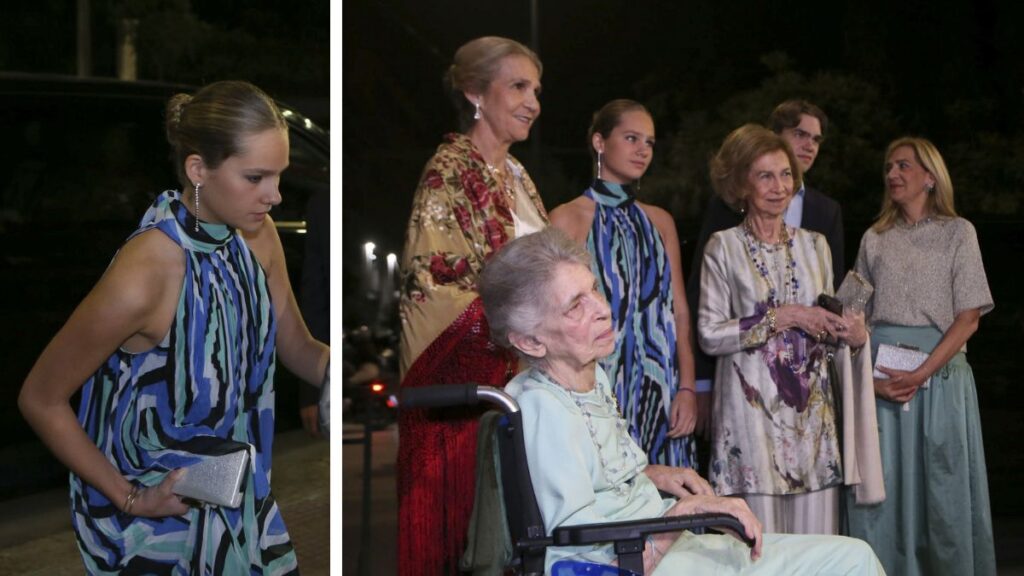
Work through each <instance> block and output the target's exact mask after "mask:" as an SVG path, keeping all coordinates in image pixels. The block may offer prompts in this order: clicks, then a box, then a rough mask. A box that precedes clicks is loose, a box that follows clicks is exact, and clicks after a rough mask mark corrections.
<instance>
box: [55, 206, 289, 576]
mask: <svg viewBox="0 0 1024 576" xmlns="http://www.w3.org/2000/svg"><path fill="white" fill-rule="evenodd" d="M195 223H196V220H195V218H194V217H193V216H192V214H190V213H189V212H188V210H187V209H186V208H185V206H184V205H183V204H182V202H181V195H180V193H179V192H177V191H167V192H164V193H163V194H161V195H160V196H159V197H158V198H157V199H156V201H155V202H154V203H153V205H152V206H151V207H150V208H149V210H148V211H147V212H146V214H145V216H143V218H142V221H141V223H140V226H139V229H138V230H137V231H136V232H135V233H133V234H132V236H131V237H130V238H133V237H135V236H137V235H139V234H142V233H143V232H146V231H148V230H152V229H157V230H160V231H161V232H162V233H164V234H166V235H167V236H168V237H169V238H171V239H172V240H173V241H174V242H175V243H177V244H178V245H179V246H181V249H182V250H183V251H184V254H185V276H184V280H183V283H182V290H181V295H180V297H179V300H178V305H177V310H176V312H175V316H174V320H173V321H172V323H171V327H170V329H169V330H168V332H167V335H166V336H165V337H164V339H163V341H162V342H161V343H160V344H159V345H157V346H155V347H154V348H152V349H151V350H148V351H146V352H141V353H130V352H127V351H125V350H123V349H118V350H117V351H115V352H114V353H113V354H112V355H111V356H110V358H108V359H107V361H106V362H105V363H104V364H103V365H102V366H101V367H100V368H99V369H98V370H97V371H96V373H95V374H94V375H93V376H92V377H91V378H90V379H89V380H88V381H87V382H86V383H85V386H84V388H83V390H82V400H81V405H80V408H79V415H78V418H79V421H80V422H81V424H82V427H83V428H84V429H85V431H86V433H87V434H88V435H89V437H90V438H91V439H92V440H93V441H94V442H95V443H96V446H98V447H99V449H100V451H102V452H103V453H104V454H105V455H106V457H107V459H109V460H110V462H111V463H112V464H113V465H114V466H115V467H117V469H118V470H119V471H120V472H121V473H122V474H123V475H124V476H125V477H126V478H127V479H129V480H130V481H132V482H134V483H136V484H142V485H145V486H155V485H157V484H159V483H160V481H161V480H163V478H164V476H165V475H166V474H167V473H168V472H170V471H172V470H174V469H176V468H180V467H187V466H189V465H191V464H193V463H195V462H196V461H197V460H198V457H197V456H196V455H197V454H209V453H213V452H212V450H215V448H214V446H215V445H216V444H217V443H218V442H220V441H223V440H233V441H236V442H246V443H248V444H251V445H252V446H253V449H252V450H250V455H251V460H250V469H249V473H248V475H247V476H246V478H245V479H244V480H243V488H242V490H243V499H242V504H241V506H240V507H239V508H235V509H231V508H225V507H215V506H203V507H196V508H191V509H190V510H189V512H188V513H187V514H186V515H185V516H169V517H164V518H142V517H138V516H131V515H126V514H123V513H122V512H120V510H119V506H120V505H121V504H122V503H120V502H117V503H113V502H110V501H109V500H108V499H107V498H106V496H104V495H103V494H102V493H101V492H99V491H98V490H96V489H95V488H93V487H92V486H90V485H88V484H86V483H85V482H84V481H83V480H82V479H81V478H79V477H78V476H76V475H75V474H73V473H72V474H71V506H72V522H73V525H74V528H75V532H76V533H77V538H78V546H79V549H80V551H81V553H82V558H83V560H84V562H85V566H86V570H87V571H88V572H89V573H90V574H180V575H184V574H250V573H260V574H297V573H298V569H297V564H296V557H295V551H294V548H293V547H292V544H291V539H290V538H289V536H288V531H287V530H286V529H285V526H284V521H283V519H282V518H281V515H280V513H279V510H278V506H277V503H276V501H275V500H274V497H273V495H272V494H271V492H270V470H271V444H272V442H273V432H274V386H273V375H274V346H275V334H276V329H277V327H276V323H275V320H274V313H273V307H272V305H271V299H270V291H269V288H268V286H267V278H266V275H265V273H264V271H263V268H262V267H261V266H260V264H259V262H258V261H257V259H256V256H255V254H253V253H252V252H251V251H250V249H249V247H248V245H247V244H246V243H245V241H244V240H243V239H242V237H241V236H240V235H238V234H237V233H236V232H235V231H234V230H233V229H231V228H229V227H227V226H224V225H215V224H207V223H203V222H201V223H200V229H199V231H198V232H197V231H196V230H195ZM130 238H129V239H130Z"/></svg>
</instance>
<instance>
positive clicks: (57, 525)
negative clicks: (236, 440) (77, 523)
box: [0, 431, 331, 576]
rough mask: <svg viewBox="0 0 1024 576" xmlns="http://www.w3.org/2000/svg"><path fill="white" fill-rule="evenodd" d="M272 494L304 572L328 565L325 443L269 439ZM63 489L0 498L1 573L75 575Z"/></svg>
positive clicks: (77, 560) (309, 574)
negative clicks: (272, 442) (272, 449)
mask: <svg viewBox="0 0 1024 576" xmlns="http://www.w3.org/2000/svg"><path fill="white" fill-rule="evenodd" d="M274 452H275V454H274V476H273V479H272V485H273V488H274V494H275V496H276V497H277V501H278V503H279V505H280V507H281V514H282V515H283V516H284V519H285V522H286V523H287V525H288V531H289V533H290V534H291V537H292V541H293V542H294V544H295V548H296V551H297V553H298V556H299V567H300V568H301V570H302V574H303V575H304V576H323V575H326V574H328V573H329V571H330V506H329V504H330V498H331V492H330V445H329V444H328V443H327V442H323V441H313V440H309V439H308V438H307V437H306V436H305V434H304V433H303V432H302V431H294V432H286V433H283V434H279V435H278V436H277V438H276V440H275V444H274ZM83 572H84V570H83V566H82V559H81V557H80V556H79V554H78V548H77V545H76V544H75V539H74V533H73V532H72V530H71V521H70V518H69V512H68V501H67V489H63V488H62V489H58V490H51V491H48V492H43V493H40V494H35V495H33V496H30V497H27V498H22V499H19V500H8V501H4V502H0V575H8V574H9V575H12V576H13V575H20V576H65V575H76V576H80V575H81V574H82V573H83Z"/></svg>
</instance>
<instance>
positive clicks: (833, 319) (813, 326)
mask: <svg viewBox="0 0 1024 576" xmlns="http://www.w3.org/2000/svg"><path fill="white" fill-rule="evenodd" d="M775 328H776V330H778V331H779V332H782V331H783V330H787V329H789V328H799V329H800V330H803V331H804V332H805V333H806V334H807V335H809V336H810V337H812V338H814V339H815V340H818V341H819V342H820V341H821V340H824V339H825V336H827V335H831V336H832V337H834V338H836V339H839V338H844V337H845V336H846V333H847V331H848V330H849V329H850V326H849V322H848V321H847V320H846V319H844V318H843V317H842V316H838V315H836V314H833V313H831V312H829V311H828V310H825V309H824V308H822V307H821V306H803V305H800V304H786V305H785V306H780V307H778V308H777V309H776V310H775Z"/></svg>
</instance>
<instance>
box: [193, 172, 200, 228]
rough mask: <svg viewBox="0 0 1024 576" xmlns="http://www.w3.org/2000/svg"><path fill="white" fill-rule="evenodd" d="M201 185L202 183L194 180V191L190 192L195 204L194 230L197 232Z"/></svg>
mask: <svg viewBox="0 0 1024 576" xmlns="http://www.w3.org/2000/svg"><path fill="white" fill-rule="evenodd" d="M201 187H202V184H200V183H199V182H196V191H195V193H193V194H192V199H193V200H194V202H195V206H196V232H199V188H201Z"/></svg>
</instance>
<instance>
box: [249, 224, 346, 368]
mask: <svg viewBox="0 0 1024 576" xmlns="http://www.w3.org/2000/svg"><path fill="white" fill-rule="evenodd" d="M245 239H246V242H248V244H249V246H250V247H251V248H252V250H253V252H254V253H255V254H256V258H257V259H259V261H260V264H262V265H263V269H264V270H265V271H266V273H267V284H268V286H269V288H270V297H271V299H272V300H273V303H274V316H275V318H276V319H277V355H278V358H280V359H281V362H282V363H283V364H284V365H285V367H287V368H288V370H290V371H291V372H292V373H293V374H295V375H296V376H298V377H299V378H302V379H303V380H305V381H306V382H308V383H310V384H312V385H314V386H317V387H319V386H320V385H321V384H322V383H323V378H324V372H325V371H326V369H327V362H328V360H329V359H330V354H331V349H330V348H328V347H327V345H326V344H324V343H323V342H320V341H319V340H317V339H315V338H313V336H312V335H311V334H310V333H309V329H308V328H307V327H306V322H305V321H304V320H303V319H302V314H301V313H300V312H299V305H298V303H297V302H296V300H295V294H294V293H293V292H292V284H291V281H290V280H289V279H288V266H287V264H286V263H285V256H284V248H282V246H281V238H280V236H278V234H277V228H275V227H274V222H273V220H272V219H271V218H270V217H269V216H268V217H267V221H266V223H265V224H264V225H263V226H262V227H260V229H259V231H258V232H257V233H256V234H252V235H246V236H245Z"/></svg>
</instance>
